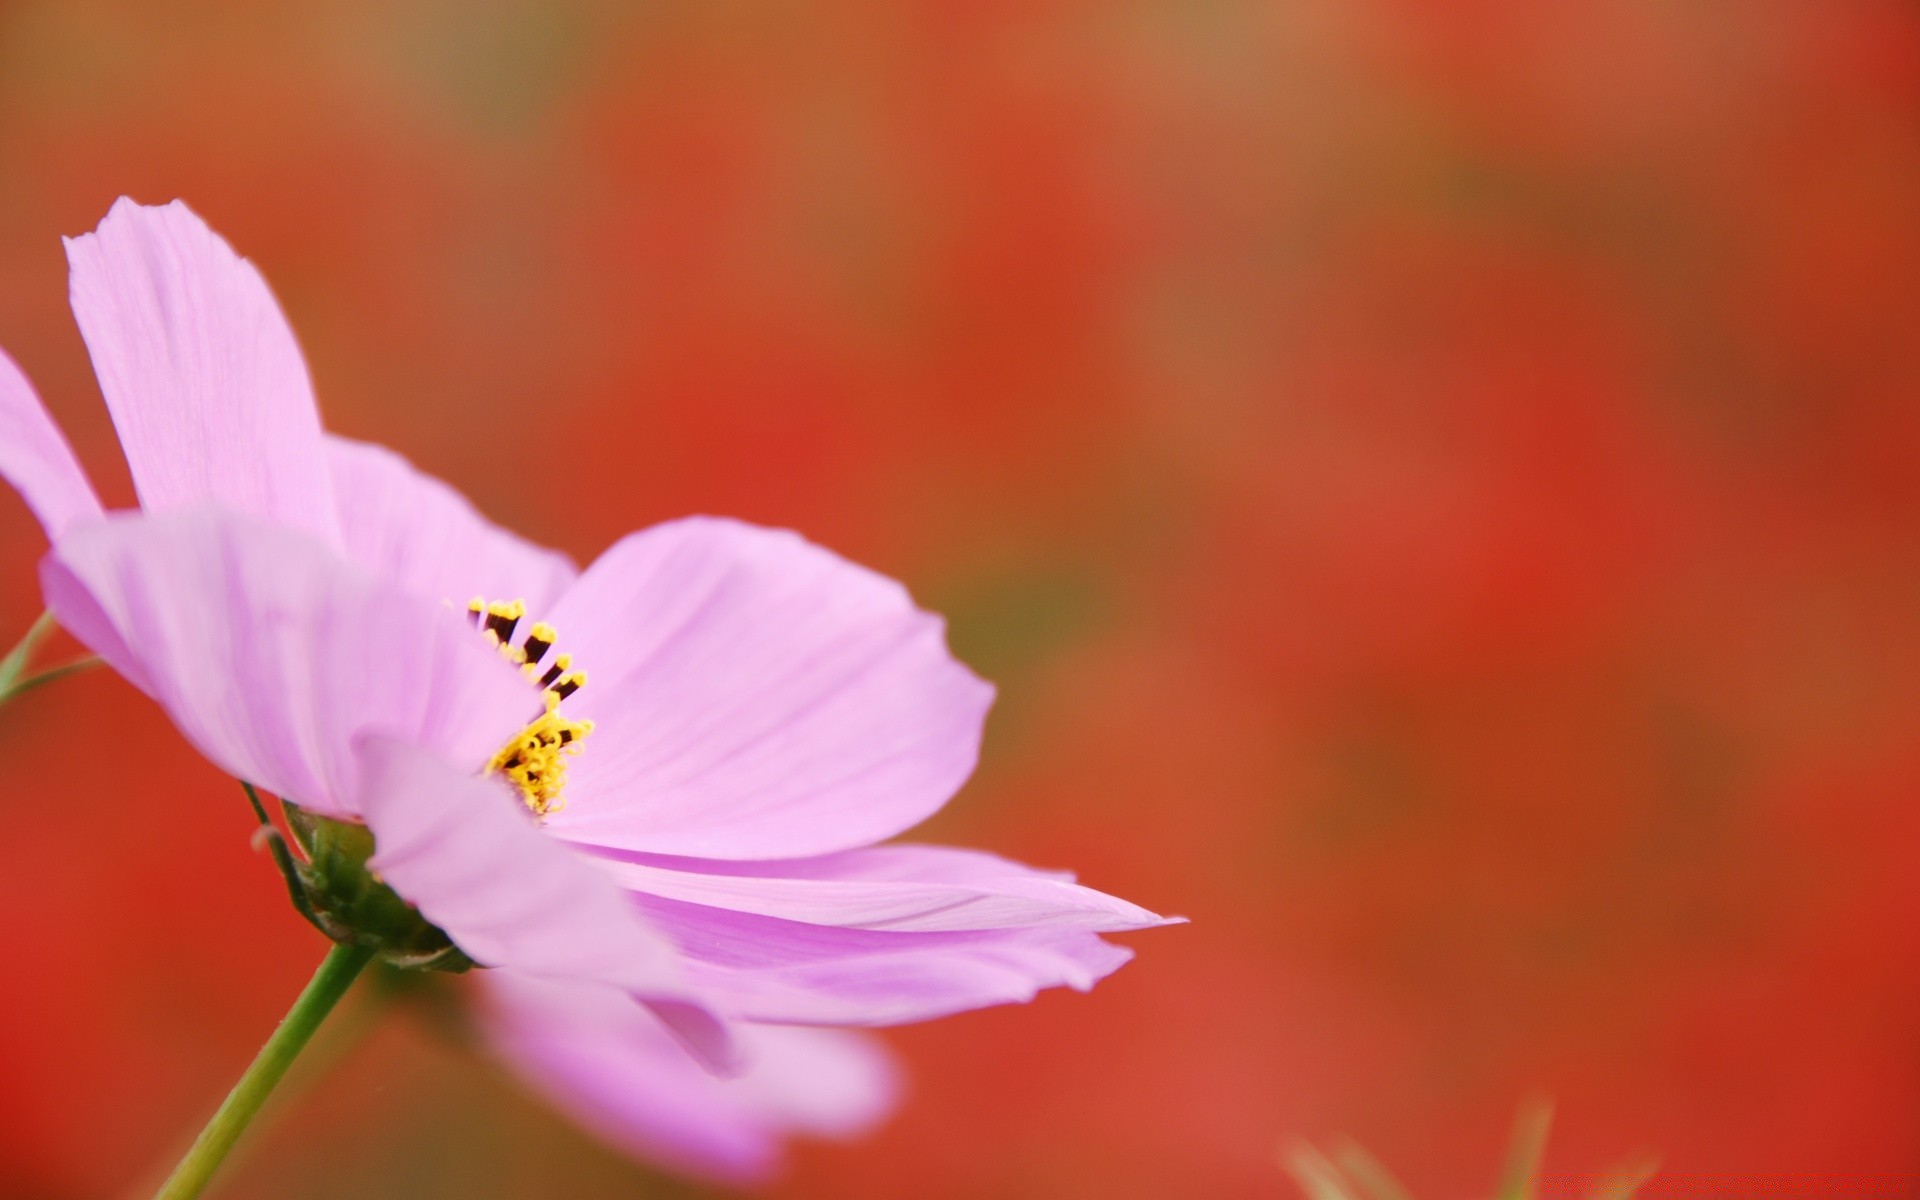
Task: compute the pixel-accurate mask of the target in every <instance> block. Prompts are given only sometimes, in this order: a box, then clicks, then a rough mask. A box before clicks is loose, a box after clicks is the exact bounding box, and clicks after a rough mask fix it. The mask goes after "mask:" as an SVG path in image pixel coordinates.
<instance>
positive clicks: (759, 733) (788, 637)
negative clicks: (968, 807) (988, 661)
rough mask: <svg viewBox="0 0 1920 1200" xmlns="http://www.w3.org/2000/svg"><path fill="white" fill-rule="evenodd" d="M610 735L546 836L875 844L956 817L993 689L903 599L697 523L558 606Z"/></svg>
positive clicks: (796, 555) (582, 586)
mask: <svg viewBox="0 0 1920 1200" xmlns="http://www.w3.org/2000/svg"><path fill="white" fill-rule="evenodd" d="M552 620H553V623H554V624H555V625H556V626H557V627H558V628H559V630H560V635H561V638H562V639H563V640H564V642H565V644H566V646H567V648H568V649H569V650H570V651H572V652H573V653H574V655H575V660H576V662H577V663H578V665H579V666H580V667H582V668H584V669H585V670H586V672H587V674H588V676H589V683H588V685H587V686H586V688H584V689H583V690H582V691H581V692H580V693H579V695H577V696H575V697H574V698H573V700H571V701H569V711H570V712H572V713H575V714H577V715H579V716H582V717H587V718H591V719H593V720H595V721H597V722H598V723H599V729H598V730H597V731H596V732H595V734H594V738H593V741H592V743H591V744H590V745H589V746H588V747H587V748H586V750H585V752H584V753H582V754H581V756H580V758H579V759H578V761H577V763H576V764H575V765H574V766H573V767H572V768H571V784H570V788H569V792H568V807H567V809H566V811H565V812H564V813H561V814H559V815H558V816H557V817H556V818H555V819H554V820H553V821H552V822H551V824H550V828H551V829H552V830H553V832H554V833H555V834H557V835H559V836H562V837H566V838H569V839H573V840H576V841H580V842H586V843H593V844H597V845H603V846H614V847H620V848H623V849H630V850H641V851H649V852H653V853H661V854H683V855H694V856H699V857H705V858H724V859H743V858H792V857H797V856H802V855H808V854H821V853H827V852H830V851H834V850H842V849H847V848H850V847H853V846H859V845H864V844H866V843H869V842H873V841H878V840H879V839H881V838H885V837H889V836H891V835H893V834H895V833H898V832H899V831H901V830H902V829H905V828H907V827H909V826H912V825H914V824H916V823H918V822H919V821H920V820H922V819H924V818H925V817H926V816H927V815H929V814H930V813H932V812H933V811H934V810H936V809H938V808H939V807H940V805H941V804H943V803H945V802H946V800H947V798H948V797H949V796H951V795H952V794H953V792H954V790H955V789H957V788H958V787H959V786H960V784H961V783H962V782H963V781H964V780H965V779H966V777H967V775H968V774H969V772H971V771H972V769H973V764H974V759H975V756H976V754H977V752H978V749H979V744H980V727H981V723H982V721H983V720H984V719H985V716H986V711H987V707H988V705H989V704H990V703H991V702H992V699H993V689H992V688H991V687H989V686H988V685H987V684H985V683H983V682H981V680H979V679H978V678H977V677H975V676H974V675H973V674H972V672H970V671H968V670H967V669H966V668H965V667H963V666H961V665H960V664H959V663H958V662H956V661H954V659H953V657H952V655H950V654H949V653H948V652H947V647H946V641H945V627H944V625H943V623H942V622H941V620H940V619H939V618H938V617H936V616H933V615H932V614H930V613H926V612H922V611H920V610H919V609H917V608H915V607H914V606H913V602H912V600H911V599H909V598H908V596H907V593H906V591H905V589H903V588H902V587H901V586H900V585H899V584H897V583H895V582H893V581H892V580H889V579H887V578H885V577H884V576H881V575H877V574H875V573H874V572H872V571H868V570H866V569H864V568H861V567H858V566H855V565H853V564H852V563H849V562H847V561H845V560H844V559H841V558H839V557H838V556H836V555H834V554H831V553H829V552H828V551H826V550H822V549H821V548H819V547H818V546H814V545H812V544H810V543H808V542H806V541H805V540H803V539H802V538H800V537H799V536H798V535H796V534H793V533H790V532H786V531H782V530H770V529H760V528H756V527H754V526H751V525H744V524H741V523H739V522H737V521H727V520H719V519H715V518H711V517H696V518H690V519H688V520H683V521H674V522H670V523H668V524H665V525H659V526H656V527H654V528H652V529H649V530H646V531H644V532H641V533H637V534H633V535H631V536H629V537H627V538H625V539H623V540H622V541H621V542H619V543H618V544H616V545H615V546H614V547H613V548H612V549H610V550H609V551H607V553H606V554H604V555H602V556H601V558H600V560H599V561H598V562H596V563H594V564H593V565H592V566H591V567H589V568H588V570H587V572H586V573H585V574H584V575H582V576H581V577H580V580H579V582H578V583H577V584H576V585H575V586H574V587H573V589H572V590H570V591H569V592H568V593H567V594H566V595H565V596H564V597H562V598H561V601H560V603H559V605H558V607H557V608H556V610H555V612H554V615H553V618H552Z"/></svg>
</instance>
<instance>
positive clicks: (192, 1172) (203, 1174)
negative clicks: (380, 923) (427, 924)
mask: <svg viewBox="0 0 1920 1200" xmlns="http://www.w3.org/2000/svg"><path fill="white" fill-rule="evenodd" d="M372 958H373V951H372V950H371V949H368V948H366V947H363V946H335V947H334V948H333V949H332V950H329V951H328V952H327V956H326V958H324V959H322V960H321V961H320V969H319V970H317V971H315V972H314V973H313V979H312V981H311V982H309V983H308V984H307V988H306V990H305V991H303V992H301V993H300V998H299V999H298V1000H295V1001H294V1002H293V1007H292V1008H290V1009H288V1010H287V1015H286V1017H285V1018H284V1019H282V1020H281V1022H280V1027H279V1028H278V1029H276V1030H274V1031H273V1036H272V1037H270V1038H268V1039H267V1044H266V1045H264V1046H262V1047H260V1053H258V1054H256V1055H254V1058H253V1062H252V1063H251V1064H250V1065H249V1066H248V1067H247V1070H246V1074H244V1075H242V1076H240V1082H238V1083H236V1084H234V1085H233V1091H231V1092H229V1093H227V1098H226V1101H225V1102H224V1103H222V1104H221V1105H220V1111H218V1112H216V1113H214V1114H213V1119H212V1120H211V1121H208V1122H207V1126H206V1128H205V1129H202V1130H201V1131H200V1136H199V1137H198V1138H195V1139H194V1142H193V1147H192V1148H191V1149H189V1150H188V1151H187V1153H186V1157H184V1158H182V1159H181V1160H180V1165H179V1166H177V1167H175V1168H174V1169H173V1174H172V1175H171V1176H169V1177H168V1179H167V1181H166V1183H164V1184H162V1185H161V1187H160V1190H159V1191H157V1192H155V1193H154V1195H153V1200H192V1197H195V1196H198V1195H199V1194H200V1193H201V1192H202V1191H203V1190H204V1189H205V1188H206V1186H207V1181H208V1180H209V1179H211V1178H213V1173H214V1172H215V1171H216V1170H218V1169H219V1168H220V1164H221V1163H222V1162H223V1161H225V1159H226V1157H227V1152H228V1151H230V1150H232V1149H233V1144H234V1143H235V1142H237V1141H239V1140H240V1135H241V1134H242V1133H244V1132H245V1131H246V1128H247V1125H248V1123H249V1122H251V1121H252V1120H253V1118H254V1114H256V1113H258V1112H259V1111H260V1106H261V1105H262V1104H264V1103H265V1102H266V1099H267V1097H268V1096H269V1095H270V1094H271V1093H272V1092H273V1088H274V1085H275V1084H277V1083H279V1082H280V1079H281V1077H282V1076H283V1075H285V1074H286V1073H287V1068H288V1067H290V1066H292V1065H293V1060H294V1059H295V1058H296V1057H297V1056H298V1055H299V1053H300V1051H301V1050H302V1049H303V1048H305V1046H306V1044H307V1040H308V1039H309V1038H311V1037H312V1036H313V1031H314V1030H316V1029H318V1028H320V1022H322V1021H324V1020H326V1019H327V1014H328V1013H329V1012H332V1011H333V1006H334V1005H335V1004H337V1003H339V1001H340V997H342V996H344V995H346V993H347V988H348V987H350V986H351V985H352V984H353V981H354V979H355V977H357V976H358V975H359V974H360V969H361V968H362V967H364V966H366V965H367V963H368V961H369V960H371V959H372Z"/></svg>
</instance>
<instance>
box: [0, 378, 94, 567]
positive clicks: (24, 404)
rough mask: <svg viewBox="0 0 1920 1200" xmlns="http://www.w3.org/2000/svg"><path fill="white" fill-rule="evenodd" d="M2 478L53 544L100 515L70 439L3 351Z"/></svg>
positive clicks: (0, 399)
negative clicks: (78, 521)
mask: <svg viewBox="0 0 1920 1200" xmlns="http://www.w3.org/2000/svg"><path fill="white" fill-rule="evenodd" d="M0 477H4V478H5V479H6V481H7V482H8V483H11V484H12V485H13V486H14V488H15V489H17V490H18V491H19V493H20V497H21V499H23V500H25V501H26V502H27V507H28V508H31V509H32V510H33V515H34V516H36V517H38V518H40V528H42V529H44V530H46V532H47V540H48V541H49V542H51V541H53V540H55V539H56V538H58V537H59V536H60V531H61V530H63V529H65V528H66V527H67V524H68V522H70V521H72V520H74V519H75V518H77V517H97V516H99V515H100V500H99V498H98V497H97V496H95V495H94V493H93V485H92V484H90V483H88V482H87V473H86V472H85V471H82V470H81V469H80V461H79V460H78V459H76V458H75V457H74V456H73V447H72V446H70V445H68V444H67V439H66V435H65V434H63V433H61V432H60V427H59V426H58V425H56V424H54V423H53V417H52V416H50V415H49V414H48V413H47V410H46V407H45V406H44V405H42V404H41V403H40V396H39V394H38V393H36V392H35V391H34V390H33V385H32V384H31V383H28V382H27V377H26V376H25V375H24V374H22V373H21V370H20V368H19V367H18V366H17V365H15V363H14V361H13V359H11V358H9V357H7V355H6V354H5V353H4V352H0Z"/></svg>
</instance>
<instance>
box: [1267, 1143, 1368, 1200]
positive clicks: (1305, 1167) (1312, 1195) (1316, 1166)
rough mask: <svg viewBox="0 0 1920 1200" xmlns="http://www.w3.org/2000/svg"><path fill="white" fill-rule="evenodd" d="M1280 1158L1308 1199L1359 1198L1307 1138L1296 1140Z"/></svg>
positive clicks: (1338, 1171)
mask: <svg viewBox="0 0 1920 1200" xmlns="http://www.w3.org/2000/svg"><path fill="white" fill-rule="evenodd" d="M1281 1161H1282V1162H1283V1163H1285V1165H1286V1168H1287V1170H1288V1171H1289V1172H1291V1173H1292V1175H1293V1178H1294V1181H1295V1182H1296V1183H1298V1184H1299V1185H1300V1190H1301V1191H1303V1192H1305V1193H1306V1194H1307V1197H1308V1200H1361V1198H1360V1197H1359V1196H1357V1195H1355V1194H1354V1192H1353V1191H1352V1190H1351V1189H1350V1188H1349V1187H1348V1186H1347V1181H1346V1180H1345V1179H1343V1178H1341V1176H1340V1169H1339V1168H1338V1167H1336V1166H1334V1165H1333V1163H1332V1162H1330V1161H1329V1160H1328V1159H1327V1156H1326V1155H1324V1154H1322V1153H1320V1151H1318V1150H1316V1149H1314V1147H1313V1146H1312V1145H1311V1144H1309V1143H1307V1142H1295V1143H1294V1144H1293V1146H1292V1147H1290V1148H1289V1149H1288V1150H1287V1151H1286V1152H1285V1153H1284V1155H1283V1156H1282V1159H1281Z"/></svg>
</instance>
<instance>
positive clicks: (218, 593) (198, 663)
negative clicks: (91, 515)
mask: <svg viewBox="0 0 1920 1200" xmlns="http://www.w3.org/2000/svg"><path fill="white" fill-rule="evenodd" d="M41 574H42V580H43V583H44V585H45V589H46V594H47V600H48V604H49V605H50V607H51V608H52V609H53V612H54V615H55V616H56V617H57V618H58V619H59V621H60V623H61V624H62V625H63V626H65V627H66V628H67V629H68V630H70V631H71V632H72V633H73V634H74V636H76V637H78V638H79V639H80V640H81V641H82V642H84V643H86V644H87V645H88V646H90V647H91V648H92V649H93V650H94V651H95V652H96V653H98V654H100V655H101V656H102V657H104V658H105V659H107V661H108V662H109V663H110V664H111V665H112V666H113V667H115V668H116V669H117V670H119V671H120V673H121V674H122V675H124V676H126V677H127V679H128V680H129V681H130V682H132V683H133V684H134V685H135V686H137V687H139V688H140V689H141V690H143V691H145V692H146V693H147V694H149V695H150V696H152V697H153V698H154V699H155V700H156V701H158V702H159V703H160V705H161V706H162V707H163V708H165V709H166V710H167V714H168V715H169V716H171V717H172V718H173V720H174V723H175V724H176V725H178V726H179V727H180V731H181V732H182V733H183V734H185V735H186V737H187V739H188V740H189V741H191V742H193V744H194V745H195V746H196V747H198V748H199V750H200V752H201V753H202V754H205V755H206V756H207V757H208V758H209V759H211V760H213V762H214V763H216V764H217V765H219V766H220V767H221V768H222V769H223V770H226V771H228V772H231V773H232V774H234V775H236V776H239V777H240V778H242V779H247V780H250V781H252V782H254V783H257V784H259V785H261V786H263V787H265V788H267V789H269V790H271V791H273V792H275V793H277V794H279V795H281V796H284V797H286V798H287V799H289V800H292V801H294V802H296V803H298V804H301V805H303V806H305V807H307V808H310V809H313V810H314V811H317V812H322V813H330V814H336V815H351V814H352V813H353V812H354V811H355V809H354V808H353V804H352V797H353V795H354V792H355V788H354V786H353V780H352V770H353V767H354V764H355V755H354V753H353V745H354V742H355V740H356V739H357V738H358V737H359V735H360V734H361V733H363V732H365V731H369V730H374V731H379V732H383V733H388V734H392V735H394V736H398V737H404V738H407V739H409V740H411V741H413V742H416V743H418V744H420V745H422V746H425V747H428V748H430V749H432V750H433V751H434V752H436V753H438V754H440V755H442V756H443V757H445V758H447V759H448V760H449V761H453V762H459V763H465V764H470V767H471V769H473V770H476V771H477V770H478V769H479V768H480V767H481V766H482V765H483V764H484V763H486V761H487V760H488V758H490V757H491V756H492V755H493V753H494V752H495V751H496V750H497V749H498V748H499V747H500V746H501V745H502V744H503V743H504V742H505V741H506V740H507V738H509V737H510V736H512V735H513V733H514V732H516V731H517V730H518V729H519V728H520V727H521V725H522V724H523V723H524V722H525V721H526V720H527V717H528V715H529V712H530V711H532V710H534V709H535V708H536V707H537V706H536V705H535V704H534V699H533V696H532V694H531V692H530V690H529V686H528V684H527V682H526V680H524V679H522V678H521V677H520V676H519V674H518V673H517V672H516V671H514V669H513V668H512V667H511V666H510V665H509V664H508V663H507V662H506V661H505V660H504V659H503V658H501V657H500V656H499V655H498V654H496V653H494V652H492V651H490V650H488V649H487V647H486V645H485V643H484V642H482V641H481V640H480V638H478V637H477V636H476V635H475V634H474V632H473V630H472V629H471V628H469V627H468V625H467V624H466V622H465V620H464V619H463V618H462V617H460V616H457V615H456V614H454V613H452V612H450V611H449V610H448V609H447V608H446V607H445V606H444V605H440V604H434V603H430V602H428V601H425V600H421V599H418V598H416V597H413V596H409V595H406V594H405V593H402V592H400V591H398V590H397V589H395V588H392V587H389V586H386V585H384V584H383V583H382V582H381V581H379V580H377V579H376V578H374V577H373V576H372V575H371V574H369V573H368V572H367V571H365V570H364V569H362V568H360V567H358V566H355V565H353V564H351V563H348V562H347V561H346V560H345V559H343V558H341V557H340V556H339V555H338V554H337V553H335V552H334V551H333V550H332V549H330V548H329V547H327V546H325V545H322V544H321V543H320V542H318V541H316V540H314V539H312V538H310V537H307V536H305V535H302V534H299V533H295V532H292V531H289V530H285V529H280V528H276V527H273V526H270V525H264V524H262V523H260V522H258V521H255V520H252V519H250V518H246V517H241V516H238V515H235V514H232V513H226V512H222V511H217V510H191V509H183V510H177V511H174V512H168V513H161V514H155V515H151V516H142V515H139V514H134V513H128V514H117V515H114V516H110V517H108V518H106V519H104V520H101V521H96V522H85V523H83V524H81V525H78V526H76V527H74V528H73V529H71V530H70V531H69V532H68V533H67V535H66V536H65V537H63V538H62V539H61V540H60V542H59V543H58V544H57V545H56V546H55V547H54V550H53V552H52V553H51V554H49V555H48V556H47V558H46V560H45V561H44V562H43V564H42V567H41Z"/></svg>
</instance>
